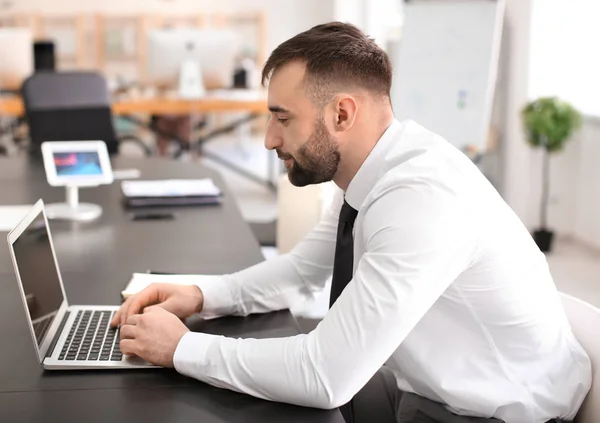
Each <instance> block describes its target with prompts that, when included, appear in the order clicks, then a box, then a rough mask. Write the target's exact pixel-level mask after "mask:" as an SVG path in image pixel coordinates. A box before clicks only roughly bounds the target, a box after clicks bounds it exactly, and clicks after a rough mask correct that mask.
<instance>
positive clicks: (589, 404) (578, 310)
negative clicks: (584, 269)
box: [560, 293, 600, 423]
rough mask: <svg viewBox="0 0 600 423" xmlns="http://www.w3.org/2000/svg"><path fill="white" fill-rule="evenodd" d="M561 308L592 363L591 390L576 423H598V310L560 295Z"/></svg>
mask: <svg viewBox="0 0 600 423" xmlns="http://www.w3.org/2000/svg"><path fill="white" fill-rule="evenodd" d="M560 295H561V299H562V303H563V307H564V309H565V312H566V314H567V317H568V319H569V323H570V324H571V328H572V329H573V333H574V334H575V337H576V338H577V340H578V341H579V343H580V344H581V346H582V347H583V349H585V351H586V352H587V354H588V356H589V357H590V360H591V361H592V389H591V390H590V392H589V393H588V395H587V397H586V399H585V401H584V403H583V405H582V407H581V409H580V410H579V413H578V414H577V418H576V419H575V422H576V423H598V422H600V332H599V329H598V328H600V309H597V308H596V307H594V306H592V305H591V304H588V303H586V302H585V301H582V300H580V299H578V298H574V297H571V296H570V295H567V294H564V293H561V294H560Z"/></svg>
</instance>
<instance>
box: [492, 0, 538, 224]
mask: <svg viewBox="0 0 600 423" xmlns="http://www.w3.org/2000/svg"><path fill="white" fill-rule="evenodd" d="M531 9H532V0H507V1H506V15H505V21H504V22H505V28H504V37H503V40H502V41H503V47H502V48H503V49H505V54H504V55H503V57H504V58H505V60H507V63H503V64H502V66H504V68H505V82H504V84H503V85H504V86H503V87H502V90H503V91H504V92H502V93H501V95H502V96H503V101H504V105H503V107H504V108H505V110H504V113H503V115H504V119H503V122H502V124H501V129H500V134H501V135H500V137H501V147H500V148H501V152H500V153H501V157H502V166H501V168H502V172H501V174H502V180H501V181H500V184H499V185H500V192H501V194H502V196H503V197H504V199H505V200H506V201H507V203H508V204H509V205H510V206H511V207H512V208H513V210H514V211H515V212H516V213H517V215H518V216H519V217H520V218H521V220H523V222H524V223H525V225H527V227H530V228H531V227H532V226H533V225H534V224H535V213H536V211H535V210H534V209H533V208H532V203H531V196H532V195H537V193H536V192H533V191H535V190H534V189H533V187H535V177H536V173H535V166H533V165H534V164H535V162H536V160H535V159H536V157H534V156H533V155H532V153H531V150H530V149H529V147H528V146H527V144H526V143H525V137H524V134H523V129H522V125H521V119H520V116H519V111H520V110H521V108H522V107H523V105H524V104H525V103H526V102H527V98H528V97H527V95H528V83H529V81H528V74H529V72H528V69H529V42H530V28H531ZM532 180H534V182H533V184H532V182H531V181H532ZM537 192H539V190H538V191H537Z"/></svg>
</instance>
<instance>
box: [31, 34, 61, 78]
mask: <svg viewBox="0 0 600 423" xmlns="http://www.w3.org/2000/svg"><path fill="white" fill-rule="evenodd" d="M54 50H55V49H54V42H52V41H36V42H35V43H33V62H34V65H35V70H36V72H37V71H53V70H55V68H56V56H55V52H54Z"/></svg>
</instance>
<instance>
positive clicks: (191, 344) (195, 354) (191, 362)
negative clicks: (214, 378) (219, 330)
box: [173, 332, 218, 381]
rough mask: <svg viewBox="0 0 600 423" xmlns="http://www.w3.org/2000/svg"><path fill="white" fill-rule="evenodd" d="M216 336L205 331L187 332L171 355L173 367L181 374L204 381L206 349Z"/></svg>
mask: <svg viewBox="0 0 600 423" xmlns="http://www.w3.org/2000/svg"><path fill="white" fill-rule="evenodd" d="M217 338H218V336H215V335H209V334H206V333H198V332H188V333H186V334H185V335H183V336H182V337H181V339H180V340H179V343H178V344H177V348H175V354H174V355H173V367H175V370H177V372H179V373H181V374H182V375H185V376H189V377H193V378H195V379H198V380H202V381H204V380H205V379H206V372H205V371H204V368H205V367H206V365H207V360H206V355H207V352H208V349H209V348H210V346H211V345H212V343H213V342H215V341H216V339H217Z"/></svg>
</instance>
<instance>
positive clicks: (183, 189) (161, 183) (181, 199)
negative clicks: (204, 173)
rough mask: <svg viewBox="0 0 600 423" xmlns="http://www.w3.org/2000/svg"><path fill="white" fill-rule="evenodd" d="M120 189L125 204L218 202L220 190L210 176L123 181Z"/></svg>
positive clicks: (164, 204)
mask: <svg viewBox="0 0 600 423" xmlns="http://www.w3.org/2000/svg"><path fill="white" fill-rule="evenodd" d="M121 190H122V191H123V195H124V196H125V200H126V203H127V205H129V206H131V207H136V206H174V205H200V204H219V203H220V202H221V190H220V189H219V188H218V187H217V186H216V185H215V184H214V182H213V180H212V179H210V178H205V179H162V180H155V181H139V180H138V181H123V182H121Z"/></svg>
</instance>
